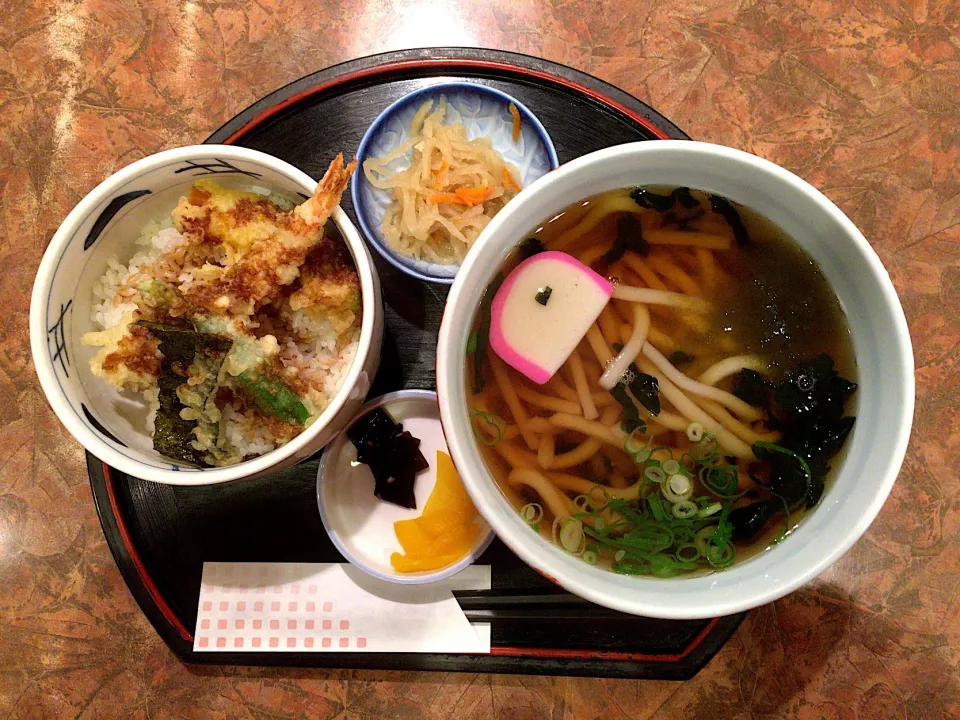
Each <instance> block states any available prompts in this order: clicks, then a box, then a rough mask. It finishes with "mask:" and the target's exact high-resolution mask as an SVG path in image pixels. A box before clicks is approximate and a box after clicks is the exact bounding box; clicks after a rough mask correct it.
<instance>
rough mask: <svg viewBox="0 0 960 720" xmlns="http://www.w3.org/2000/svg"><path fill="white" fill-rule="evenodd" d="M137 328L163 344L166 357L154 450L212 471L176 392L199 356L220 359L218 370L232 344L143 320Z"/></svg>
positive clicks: (161, 349)
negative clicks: (195, 445)
mask: <svg viewBox="0 0 960 720" xmlns="http://www.w3.org/2000/svg"><path fill="white" fill-rule="evenodd" d="M137 324H138V325H140V326H141V327H144V328H146V329H147V330H149V331H150V333H151V334H152V335H153V336H154V337H155V338H157V340H159V341H160V354H161V355H163V359H162V360H161V361H160V378H159V379H158V381H157V385H158V387H159V390H160V393H159V402H160V408H159V409H158V410H157V418H156V421H155V423H154V432H153V447H154V449H155V450H156V451H157V452H159V453H160V454H161V455H165V456H167V457H169V458H173V459H174V460H182V461H183V462H188V463H192V464H195V465H201V466H204V467H209V466H210V463H208V462H207V461H206V460H205V459H204V453H203V452H201V451H199V450H196V449H195V448H194V447H193V440H194V439H195V436H194V433H193V430H194V428H195V427H196V426H197V421H196V420H184V419H183V418H182V417H180V411H181V410H183V409H184V408H186V407H187V406H186V405H184V404H183V403H182V402H181V401H180V398H179V396H178V395H177V389H178V388H179V387H180V386H181V385H183V383H185V382H186V379H187V369H188V368H189V367H190V365H191V363H193V361H194V358H195V357H196V355H197V353H203V354H204V355H205V356H206V358H207V359H209V360H214V359H215V358H216V357H219V361H218V362H216V366H217V369H218V370H219V367H220V363H221V362H223V358H224V356H226V354H227V352H228V351H229V350H230V347H231V346H232V345H233V342H232V341H231V340H228V339H226V338H223V337H220V336H219V335H208V334H206V333H200V332H197V331H196V330H194V329H193V328H192V327H176V326H174V325H163V324H161V323H153V322H148V321H146V320H140V321H139V322H138V323H137Z"/></svg>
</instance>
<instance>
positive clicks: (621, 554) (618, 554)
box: [613, 550, 627, 562]
mask: <svg viewBox="0 0 960 720" xmlns="http://www.w3.org/2000/svg"><path fill="white" fill-rule="evenodd" d="M626 556H627V551H626V550H617V552H616V553H615V554H614V556H613V559H614V560H616V561H617V562H620V561H621V560H623V559H624V558H625V557H626Z"/></svg>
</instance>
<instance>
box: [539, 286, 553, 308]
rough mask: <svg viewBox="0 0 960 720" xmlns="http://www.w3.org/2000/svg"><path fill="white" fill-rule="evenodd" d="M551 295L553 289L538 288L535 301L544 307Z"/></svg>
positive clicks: (548, 287)
mask: <svg viewBox="0 0 960 720" xmlns="http://www.w3.org/2000/svg"><path fill="white" fill-rule="evenodd" d="M552 294H553V288H552V287H550V286H549V285H547V286H546V287H543V288H540V289H539V290H537V295H536V298H535V299H536V301H537V302H538V303H540V304H541V305H544V306H546V304H547V303H548V302H550V296H551V295H552Z"/></svg>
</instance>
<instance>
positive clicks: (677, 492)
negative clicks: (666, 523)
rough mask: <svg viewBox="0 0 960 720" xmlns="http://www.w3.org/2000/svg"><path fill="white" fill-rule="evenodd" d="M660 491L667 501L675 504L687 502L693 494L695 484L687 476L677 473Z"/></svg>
mask: <svg viewBox="0 0 960 720" xmlns="http://www.w3.org/2000/svg"><path fill="white" fill-rule="evenodd" d="M660 490H661V492H662V493H663V496H664V497H665V498H666V499H667V500H669V501H670V502H674V503H675V502H680V501H681V500H686V499H688V498H689V497H690V496H691V495H692V494H693V484H692V483H691V482H690V478H688V477H687V476H686V475H681V474H680V473H677V474H676V475H671V476H670V478H669V479H668V480H667V481H666V482H665V483H663V486H662V487H661V489H660Z"/></svg>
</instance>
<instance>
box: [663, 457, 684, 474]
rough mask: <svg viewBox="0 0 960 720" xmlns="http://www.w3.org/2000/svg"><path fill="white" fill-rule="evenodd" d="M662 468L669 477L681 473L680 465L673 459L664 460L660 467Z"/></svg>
mask: <svg viewBox="0 0 960 720" xmlns="http://www.w3.org/2000/svg"><path fill="white" fill-rule="evenodd" d="M660 467H662V468H663V471H664V472H665V473H666V474H667V475H676V474H677V473H678V472H680V463H678V462H677V461H676V460H674V459H673V458H670V459H669V460H664V461H663V463H662V464H661V465H660Z"/></svg>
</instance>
